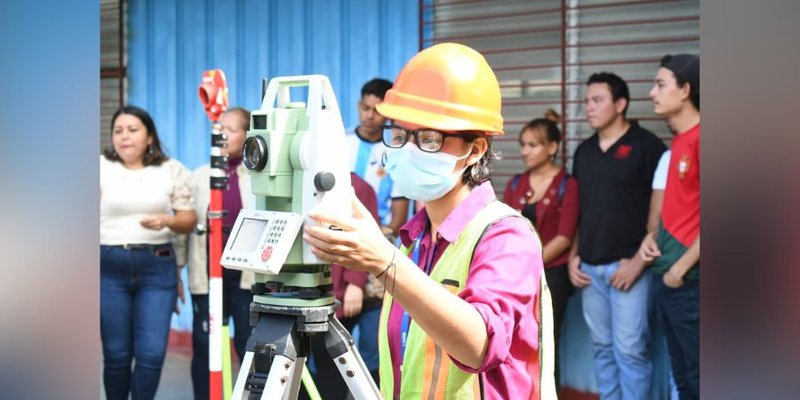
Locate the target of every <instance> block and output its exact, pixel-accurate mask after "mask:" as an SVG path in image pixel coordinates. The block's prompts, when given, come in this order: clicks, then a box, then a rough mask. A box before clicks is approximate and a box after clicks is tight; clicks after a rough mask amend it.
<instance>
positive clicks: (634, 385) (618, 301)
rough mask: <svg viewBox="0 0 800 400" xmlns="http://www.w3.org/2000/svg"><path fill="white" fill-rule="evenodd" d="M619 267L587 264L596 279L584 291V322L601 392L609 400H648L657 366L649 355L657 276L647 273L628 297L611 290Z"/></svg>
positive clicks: (628, 292) (647, 271) (614, 263)
mask: <svg viewBox="0 0 800 400" xmlns="http://www.w3.org/2000/svg"><path fill="white" fill-rule="evenodd" d="M618 267H619V262H613V263H610V264H603V265H591V264H586V263H581V267H580V268H581V271H583V272H585V273H586V274H587V275H589V276H590V277H591V278H592V283H591V284H590V285H589V286H587V287H586V288H584V289H583V317H584V318H585V319H586V324H587V325H588V327H589V331H590V332H591V336H592V347H593V349H594V364H595V374H596V375H597V388H598V391H599V392H600V398H601V399H603V400H618V399H625V400H628V399H630V400H640V399H647V398H648V396H649V393H650V380H651V379H650V378H651V374H652V363H651V360H650V354H649V352H648V346H649V343H648V338H649V336H650V332H649V329H650V327H649V321H648V319H649V312H650V302H651V295H650V291H651V289H650V288H651V285H652V278H651V275H652V273H651V272H650V271H649V270H647V269H646V270H645V271H644V272H643V273H642V275H641V276H640V277H639V279H638V280H637V281H636V283H634V284H633V286H631V288H630V289H629V290H628V291H627V292H622V291H619V290H617V289H614V288H613V287H612V286H611V285H610V283H609V282H610V279H611V275H612V274H613V273H614V272H615V271H616V270H617V268H618Z"/></svg>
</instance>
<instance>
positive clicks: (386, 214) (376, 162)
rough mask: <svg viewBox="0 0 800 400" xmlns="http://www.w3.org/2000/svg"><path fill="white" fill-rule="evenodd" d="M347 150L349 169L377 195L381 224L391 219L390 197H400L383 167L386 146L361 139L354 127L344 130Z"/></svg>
mask: <svg viewBox="0 0 800 400" xmlns="http://www.w3.org/2000/svg"><path fill="white" fill-rule="evenodd" d="M345 138H346V139H347V151H348V153H349V154H350V171H352V172H354V173H355V174H356V175H358V176H359V177H361V179H363V180H365V181H366V182H367V183H368V184H369V185H370V186H372V189H373V190H375V193H376V194H377V195H378V216H379V217H380V219H381V223H382V224H383V225H388V224H389V223H390V222H391V219H392V198H397V197H402V195H401V194H400V193H399V192H398V191H397V188H396V187H394V182H392V178H390V177H389V175H388V174H387V173H386V170H384V168H383V162H382V158H383V153H384V152H385V151H386V149H387V147H386V146H384V144H383V142H381V141H377V142H368V141H366V140H363V139H361V138H360V137H359V136H358V135H357V134H356V130H355V128H351V129H348V130H347V131H346V132H345Z"/></svg>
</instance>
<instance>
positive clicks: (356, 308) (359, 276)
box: [342, 268, 368, 317]
mask: <svg viewBox="0 0 800 400" xmlns="http://www.w3.org/2000/svg"><path fill="white" fill-rule="evenodd" d="M367 275H368V273H367V272H364V271H354V270H350V269H346V268H345V269H344V281H345V284H346V285H347V286H346V287H345V289H344V295H343V296H342V313H343V314H344V316H345V317H355V316H356V315H358V314H359V313H361V309H362V307H363V306H364V286H366V284H367Z"/></svg>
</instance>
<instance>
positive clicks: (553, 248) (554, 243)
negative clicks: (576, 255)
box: [542, 235, 572, 264]
mask: <svg viewBox="0 0 800 400" xmlns="http://www.w3.org/2000/svg"><path fill="white" fill-rule="evenodd" d="M571 244H572V240H571V239H570V238H568V237H565V236H561V235H558V236H556V237H554V238H553V239H551V240H550V241H549V242H547V244H545V245H544V248H543V249H542V260H543V261H544V263H545V264H547V263H549V262H550V261H553V260H555V259H556V258H558V256H560V255H562V254H564V252H565V251H567V250H568V249H569V246H570V245H571Z"/></svg>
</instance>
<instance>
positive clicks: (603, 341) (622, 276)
mask: <svg viewBox="0 0 800 400" xmlns="http://www.w3.org/2000/svg"><path fill="white" fill-rule="evenodd" d="M587 86H588V87H587V91H586V104H585V106H586V116H587V120H588V122H589V125H590V126H591V127H592V128H593V129H595V130H596V133H595V134H594V135H592V137H590V138H588V139H586V140H585V141H584V142H583V143H581V144H580V146H578V149H577V150H576V151H575V158H574V161H573V170H572V174H573V175H574V176H575V178H576V179H577V180H578V188H579V193H580V204H581V208H580V223H579V226H578V228H579V231H578V237H577V238H576V240H575V242H574V245H573V248H572V250H571V254H570V261H569V275H570V280H572V283H573V284H574V285H575V286H576V287H579V288H582V293H583V315H584V318H585V319H586V323H587V325H588V326H589V330H590V331H591V334H592V345H593V348H594V361H595V373H596V375H597V386H598V389H599V391H600V398H601V399H646V398H649V389H650V377H651V372H652V365H651V361H650V355H649V354H648V340H647V338H648V336H649V326H648V319H649V310H650V285H651V279H650V277H649V273H648V272H647V271H646V270H645V266H644V260H642V259H641V257H640V256H639V255H638V249H639V244H640V243H641V240H642V238H643V237H644V236H645V234H646V233H647V232H646V230H647V216H648V211H649V207H650V193H651V190H652V189H651V187H652V180H653V174H654V172H655V169H656V166H657V165H658V160H659V158H660V157H661V153H663V152H664V151H665V150H666V146H665V145H664V143H662V142H661V140H659V139H658V138H657V137H656V136H655V135H654V134H653V133H652V132H650V131H648V130H646V129H644V128H642V127H640V126H639V124H638V123H636V121H630V120H628V119H626V112H627V109H628V103H629V101H630V94H629V91H628V85H627V83H625V81H624V80H622V78H620V77H619V76H617V75H614V74H611V73H605V72H602V73H598V74H594V75H592V76H591V77H590V78H589V81H588V83H587Z"/></svg>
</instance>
